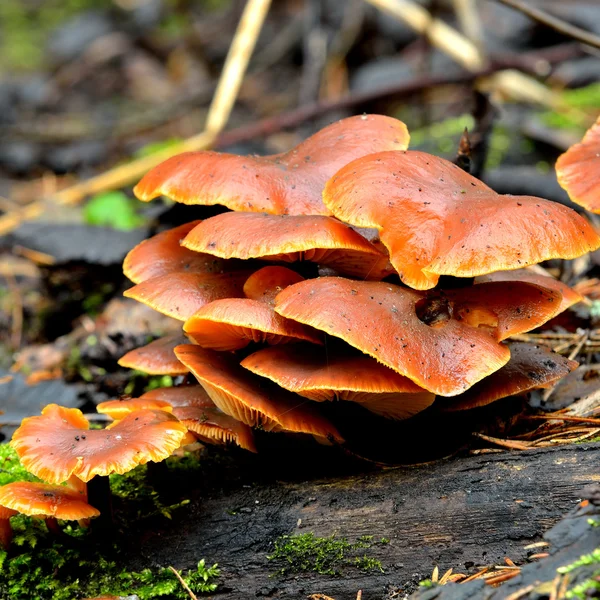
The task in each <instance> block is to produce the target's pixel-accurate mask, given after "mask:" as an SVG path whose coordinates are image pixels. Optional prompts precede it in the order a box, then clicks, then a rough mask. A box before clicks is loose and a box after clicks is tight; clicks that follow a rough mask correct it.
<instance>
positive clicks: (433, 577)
mask: <svg viewBox="0 0 600 600" xmlns="http://www.w3.org/2000/svg"><path fill="white" fill-rule="evenodd" d="M439 575H440V570H439V569H438V566H437V565H436V566H435V567H433V573H431V583H437V582H438V579H439Z"/></svg>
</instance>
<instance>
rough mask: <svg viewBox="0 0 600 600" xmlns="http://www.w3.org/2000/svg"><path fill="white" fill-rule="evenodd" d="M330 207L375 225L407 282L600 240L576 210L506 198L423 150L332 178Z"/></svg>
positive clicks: (560, 253)
mask: <svg viewBox="0 0 600 600" xmlns="http://www.w3.org/2000/svg"><path fill="white" fill-rule="evenodd" d="M323 200H324V202H325V204H326V205H327V207H328V208H329V209H330V210H331V212H332V213H333V214H334V215H335V216H336V217H338V218H339V219H341V220H342V221H345V222H346V223H350V224H351V225H356V226H358V227H376V228H378V229H379V231H380V236H381V241H382V243H383V244H384V245H385V246H386V248H387V249H388V250H389V253H390V260H391V263H392V265H393V266H394V268H395V269H396V271H397V272H398V274H399V275H400V278H401V279H402V281H403V282H404V283H406V284H407V285H409V286H410V287H413V288H415V289H423V290H426V289H431V288H433V287H435V285H436V284H437V282H438V279H439V276H440V275H454V276H457V277H473V276H477V275H485V274H486V273H491V272H494V271H499V270H507V269H517V268H520V267H525V266H527V265H531V264H535V263H539V262H541V261H543V260H548V259H550V258H575V257H577V256H581V255H582V254H585V253H586V252H589V251H591V250H596V249H597V248H598V247H600V237H599V236H598V234H597V233H596V232H595V231H594V229H593V228H592V227H591V225H590V224H589V223H588V222H587V221H586V220H585V219H584V218H583V217H581V216H580V215H578V214H577V213H576V212H575V211H573V210H571V209H569V208H567V207H565V206H562V205H561V204H557V203H555V202H550V201H548V200H542V199H541V198H534V197H533V196H502V195H500V194H497V193H496V192H494V191H493V190H492V189H490V188H489V187H487V186H486V185H485V184H483V183H482V182H481V181H479V180H477V179H475V178H474V177H472V176H471V175H469V174H468V173H466V172H465V171H463V170H462V169H461V168H459V167H457V166H456V165H454V164H452V163H451V162H448V161H446V160H444V159H442V158H438V157H436V156H431V155H429V154H426V153H424V152H414V151H408V152H380V153H378V154H373V155H371V156H365V157H363V158H360V159H358V160H355V161H353V162H352V163H350V164H349V165H347V166H345V167H344V168H343V169H341V170H340V171H339V172H338V173H336V175H335V176H334V177H333V178H332V179H331V180H330V181H328V182H327V185H326V186H325V190H324V192H323Z"/></svg>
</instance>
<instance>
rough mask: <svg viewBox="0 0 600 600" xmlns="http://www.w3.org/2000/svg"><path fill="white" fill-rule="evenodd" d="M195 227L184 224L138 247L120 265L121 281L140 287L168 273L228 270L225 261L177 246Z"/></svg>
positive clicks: (219, 271) (197, 222)
mask: <svg viewBox="0 0 600 600" xmlns="http://www.w3.org/2000/svg"><path fill="white" fill-rule="evenodd" d="M199 223H200V221H192V222H191V223H185V224H184V225H180V226H179V227H175V228H173V229H169V230H168V231H163V232H161V233H159V234H157V235H155V236H153V237H151V238H149V239H147V240H144V241H143V242H141V243H140V244H138V245H137V246H136V247H135V248H133V250H131V251H130V252H129V254H127V256H126V257H125V261H124V262H123V273H124V274H125V277H127V278H128V279H130V280H131V281H133V282H134V283H142V281H146V279H152V278H153V277H159V276H160V275H167V274H168V273H222V272H223V271H227V270H230V269H229V268H227V267H228V265H227V264H226V263H227V261H224V260H221V259H219V258H216V257H215V256H212V255H210V254H201V253H199V252H192V251H191V250H188V249H187V248H183V247H182V246H181V245H180V242H181V241H182V240H183V238H184V237H185V236H186V235H187V234H188V233H189V232H190V231H191V230H192V229H193V228H194V227H196V225H198V224H199Z"/></svg>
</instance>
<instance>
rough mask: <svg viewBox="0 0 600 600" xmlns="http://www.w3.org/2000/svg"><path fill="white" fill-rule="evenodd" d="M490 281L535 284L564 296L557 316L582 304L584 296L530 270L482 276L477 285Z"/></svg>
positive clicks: (555, 280)
mask: <svg viewBox="0 0 600 600" xmlns="http://www.w3.org/2000/svg"><path fill="white" fill-rule="evenodd" d="M490 281H525V282H528V283H534V284H535V285H539V286H540V287H543V288H547V289H550V290H555V291H557V292H559V293H560V294H561V295H562V300H561V303H560V307H559V310H558V312H557V313H556V314H560V313H561V312H563V311H565V310H567V308H569V307H571V306H573V305H574V304H577V303H578V302H581V301H582V300H583V296H582V295H581V294H579V293H578V292H576V291H575V290H574V289H573V288H570V287H569V286H568V285H567V284H566V283H563V282H562V281H559V280H558V279H554V277H549V276H547V275H541V274H540V273H535V272H534V271H530V270H529V269H516V270H514V271H497V272H496V273H490V274H489V275H481V276H480V277H477V279H476V280H475V283H476V284H478V283H487V282H490Z"/></svg>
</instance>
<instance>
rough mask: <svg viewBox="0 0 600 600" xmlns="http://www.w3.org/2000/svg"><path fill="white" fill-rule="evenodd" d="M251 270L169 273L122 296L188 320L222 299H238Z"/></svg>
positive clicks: (148, 280)
mask: <svg viewBox="0 0 600 600" xmlns="http://www.w3.org/2000/svg"><path fill="white" fill-rule="evenodd" d="M248 275H249V272H248V271H235V272H233V273H222V274H215V273H168V274H167V275H159V276H158V277H153V278H152V279H147V280H146V281H143V282H142V283H138V284H137V285H134V286H133V287H132V288H129V289H128V290H127V291H125V293H124V294H123V295H124V296H126V297H127V298H133V299H134V300H137V301H138V302H141V303H142V304H146V305H147V306H149V307H150V308H153V309H154V310H156V311H158V312H159V313H162V314H164V315H167V316H169V317H173V318H174V319H179V320H180V321H185V320H186V319H188V318H189V317H191V316H192V315H193V314H194V313H195V312H196V311H197V310H199V309H200V308H202V307H203V306H204V305H205V304H208V303H209V302H212V301H213V300H218V299H219V298H239V297H240V296H241V295H242V288H243V285H244V281H245V280H246V279H247V278H248Z"/></svg>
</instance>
